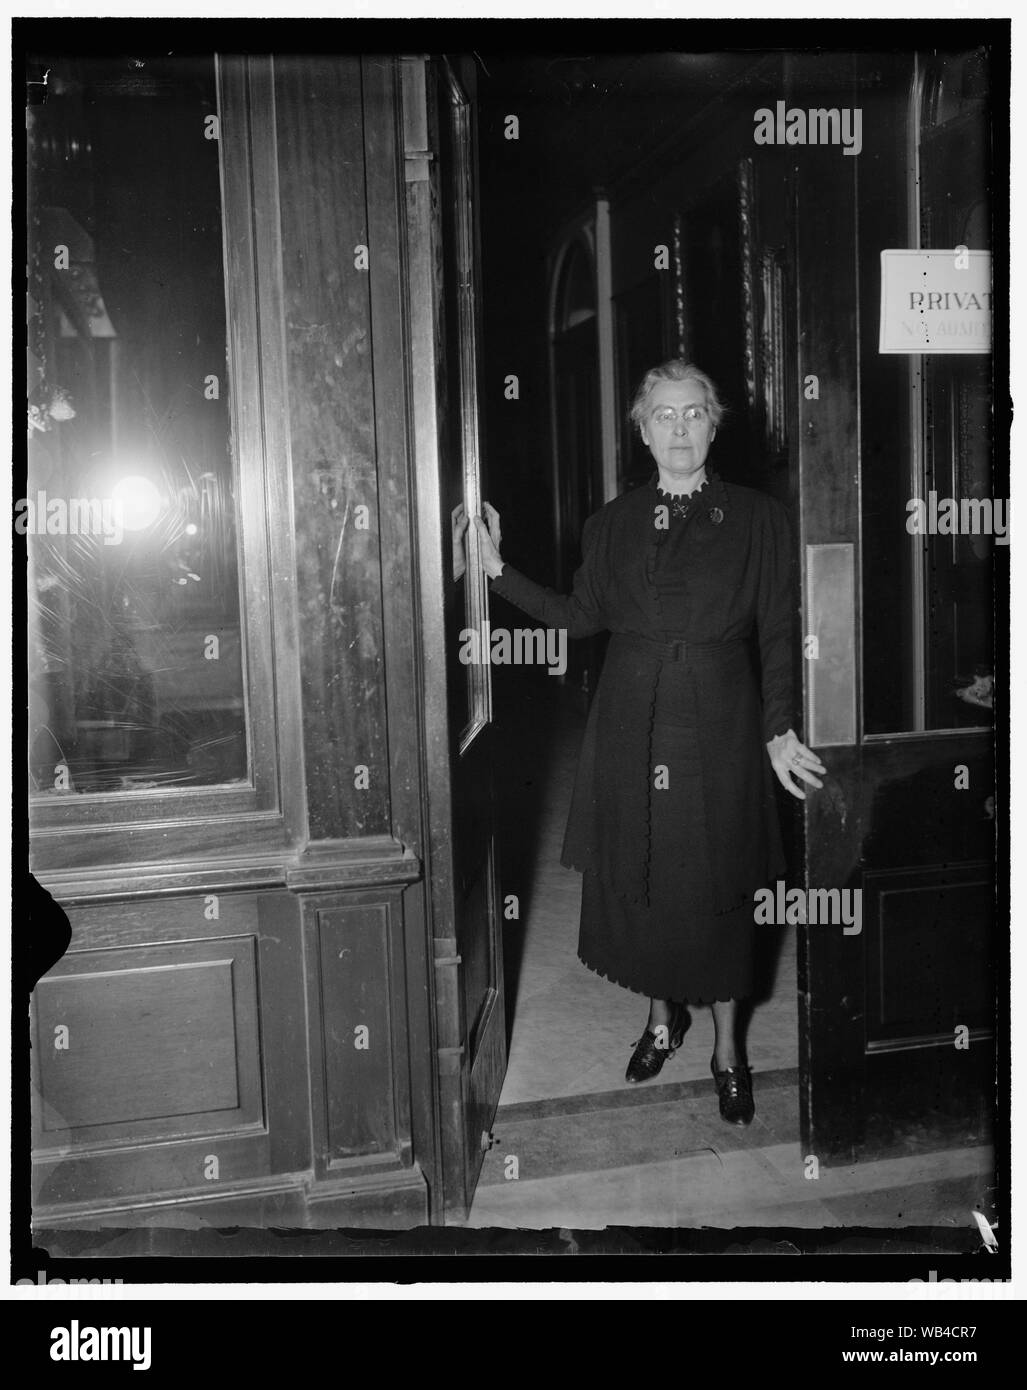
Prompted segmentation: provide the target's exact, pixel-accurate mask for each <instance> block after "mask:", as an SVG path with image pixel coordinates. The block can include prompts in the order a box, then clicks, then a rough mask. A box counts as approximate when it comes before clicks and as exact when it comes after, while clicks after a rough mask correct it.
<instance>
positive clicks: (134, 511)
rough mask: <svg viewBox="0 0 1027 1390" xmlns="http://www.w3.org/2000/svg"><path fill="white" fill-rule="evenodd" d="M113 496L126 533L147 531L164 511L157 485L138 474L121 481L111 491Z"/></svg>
mask: <svg viewBox="0 0 1027 1390" xmlns="http://www.w3.org/2000/svg"><path fill="white" fill-rule="evenodd" d="M111 496H112V498H113V499H114V502H115V504H116V505H117V506H118V508H119V509H120V511H121V524H122V526H123V527H124V529H125V530H126V531H145V530H146V529H147V527H148V526H152V525H153V523H154V522H155V521H156V520H157V518H158V517H159V516H160V514H161V511H162V509H163V501H162V499H161V495H160V491H159V490H158V488H157V486H156V484H155V483H153V482H151V481H150V479H149V478H144V477H143V476H142V475H141V474H138V473H132V474H130V475H129V476H128V477H127V478H121V479H119V480H118V482H116V483H115V484H114V487H113V488H112V489H111Z"/></svg>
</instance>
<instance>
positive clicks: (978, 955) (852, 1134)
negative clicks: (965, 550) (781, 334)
mask: <svg viewBox="0 0 1027 1390" xmlns="http://www.w3.org/2000/svg"><path fill="white" fill-rule="evenodd" d="M882 67H883V68H885V69H886V73H885V78H886V80H882V75H881V69H882ZM794 71H795V77H796V81H797V83H798V86H799V90H800V91H801V93H802V104H807V98H809V101H808V104H809V105H817V104H819V103H818V102H817V101H815V100H813V98H814V97H815V96H816V95H817V93H816V89H815V86H814V85H812V83H811V84H810V85H804V81H803V79H804V72H803V68H802V64H801V63H797V65H796V68H795V70H794ZM913 78H914V60H913V57H912V55H894V56H892V57H890V58H887V59H885V58H882V57H881V56H880V55H877V56H876V57H875V60H874V62H873V64H871V63H870V60H869V59H860V58H854V59H853V66H852V84H851V88H850V90H849V91H848V92H847V93H845V97H844V100H845V102H847V103H851V104H852V105H853V106H862V107H863V108H864V130H865V131H866V132H867V138H866V140H865V141H864V147H863V152H862V155H861V157H860V160H859V161H858V162H859V164H860V171H859V172H857V170H856V169H855V168H853V167H852V166H853V165H855V164H856V163H857V161H855V160H853V161H851V162H850V161H846V160H844V159H841V160H839V159H837V158H833V159H832V158H830V157H828V154H827V152H826V151H817V150H813V149H805V150H803V152H802V158H801V160H798V159H797V160H796V161H795V164H794V167H793V176H792V191H793V195H794V203H793V214H794V218H793V225H794V229H795V230H794V240H793V245H792V248H791V256H792V264H793V267H794V272H795V276H796V283H797V288H798V294H797V326H796V328H797V332H796V367H797V376H798V381H799V383H800V384H801V383H803V382H805V381H808V380H809V377H810V376H811V375H815V376H816V377H817V379H818V384H819V393H818V394H817V395H815V396H814V398H813V399H810V398H809V396H808V394H807V393H806V392H804V391H802V390H801V389H799V390H796V393H795V394H796V398H797V399H798V403H799V405H798V412H797V414H798V419H797V422H796V423H797V435H796V437H797V439H798V463H799V467H798V473H799V498H800V513H801V529H802V540H803V556H804V587H803V592H804V604H803V632H804V633H807V634H809V633H817V635H818V636H819V638H820V645H819V654H818V655H817V656H815V657H813V658H811V659H808V660H806V661H805V662H804V667H805V682H804V683H805V710H806V718H805V730H806V734H807V737H808V739H809V741H810V742H811V743H812V744H813V746H818V740H819V741H820V742H819V746H820V747H821V748H822V750H823V751H822V757H823V760H824V762H825V764H826V765H827V767H828V770H829V775H828V778H827V779H826V782H825V786H824V788H823V790H822V791H819V792H818V791H814V792H813V793H812V794H811V795H810V796H809V797H808V798H807V800H806V802H805V803H804V807H803V812H804V819H805V832H806V863H805V868H806V886H807V887H810V888H821V887H824V888H840V889H850V890H856V891H858V892H860V893H861V895H862V898H861V912H862V929H861V931H859V932H858V933H850V934H844V933H843V931H842V928H841V926H828V925H810V926H806V927H805V928H801V929H800V931H801V937H800V1062H801V1071H802V1088H801V1097H802V1106H801V1115H802V1131H803V1146H804V1152H805V1153H806V1154H810V1155H815V1156H816V1157H817V1158H818V1159H819V1161H820V1162H821V1163H827V1164H831V1163H851V1162H853V1161H856V1160H860V1159H869V1158H873V1157H876V1156H879V1155H882V1154H886V1153H889V1152H910V1151H911V1150H916V1149H918V1148H920V1149H924V1148H932V1147H938V1146H943V1145H945V1144H949V1143H972V1142H983V1141H985V1140H986V1139H987V1138H988V1136H989V1132H990V1128H991V1122H992V1115H991V1107H992V1096H993V1094H994V1033H995V1028H994V1023H995V968H996V966H995V961H996V941H997V938H996V936H995V921H994V916H995V914H994V900H993V895H994V868H993V862H994V848H995V836H994V830H995V823H994V819H993V817H994V797H993V795H992V794H993V791H994V760H993V753H994V750H993V747H992V738H991V734H990V731H989V730H986V729H972V728H965V727H964V728H955V727H953V725H954V724H955V723H956V721H955V720H951V721H949V722H948V727H943V728H939V729H936V730H934V729H932V724H934V723H936V722H938V721H937V720H936V719H935V717H934V716H933V715H932V712H931V701H932V699H933V695H932V686H931V682H930V679H929V676H930V669H931V665H930V663H931V659H932V658H931V651H932V650H933V648H934V643H933V639H932V638H931V635H930V634H931V612H930V611H928V610H924V609H921V610H918V609H917V604H918V603H919V602H921V601H923V602H925V603H926V602H929V601H930V595H929V593H928V592H927V588H926V586H922V587H921V588H920V589H917V587H916V586H915V585H912V584H910V583H908V582H901V580H902V577H903V576H905V577H906V578H907V579H908V577H909V576H910V574H911V573H912V572H913V570H914V569H915V567H916V564H917V563H918V560H917V557H916V555H915V554H914V553H913V551H912V547H913V542H914V540H915V539H916V538H913V537H910V536H909V535H908V533H907V532H906V530H905V520H906V515H907V513H906V507H905V503H906V499H907V498H908V497H910V496H918V495H919V496H923V495H925V493H924V492H922V491H920V489H921V488H923V487H924V485H925V483H926V482H927V481H928V480H929V479H931V478H933V476H934V470H933V465H932V459H934V458H935V457H936V455H937V452H938V450H939V449H941V450H948V451H951V450H950V445H951V431H950V429H949V424H948V423H946V424H945V426H944V429H942V425H941V423H940V421H941V418H942V414H943V413H944V418H945V420H946V421H947V422H951V420H952V418H953V415H952V413H951V410H950V409H949V407H951V408H952V409H953V410H955V409H957V408H959V402H958V399H957V398H956V397H955V396H954V395H953V393H951V392H950V393H948V395H947V396H946V393H945V391H944V388H943V385H942V379H941V376H940V375H939V374H935V376H934V378H933V379H932V384H931V391H932V392H933V393H934V397H933V399H934V411H933V413H932V415H931V416H930V417H928V416H926V415H924V414H923V413H918V403H920V404H922V392H923V390H924V387H923V384H922V383H923V377H924V373H923V371H922V370H921V367H922V365H923V364H922V359H920V360H918V359H917V358H915V357H911V358H910V359H909V360H908V361H907V360H905V359H897V358H892V359H888V360H885V359H882V358H881V357H880V356H879V355H878V353H877V334H876V324H877V313H878V295H879V281H878V278H877V275H876V268H875V260H876V258H877V257H878V255H879V252H880V250H881V249H882V248H883V247H886V246H904V245H912V246H915V245H916V240H915V236H916V231H915V226H916V219H915V218H909V219H908V221H907V213H906V197H905V188H904V187H903V186H902V180H901V178H899V179H896V178H895V174H894V171H895V170H896V169H897V170H899V171H900V172H901V171H902V170H904V169H905V168H907V161H908V159H909V152H908V148H907V146H906V145H905V144H904V143H903V141H902V140H901V138H899V137H898V136H897V134H896V132H902V131H903V130H907V129H908V126H907V122H908V119H909V111H910V96H909V94H910V90H911V87H912V83H913ZM841 99H842V98H841V93H839V92H838V91H837V90H836V91H835V100H841ZM846 164H848V165H849V167H845V166H846ZM868 166H869V167H873V168H875V169H877V170H879V171H882V172H881V181H886V180H888V179H889V178H890V179H891V180H892V185H897V186H892V185H889V186H887V187H886V189H885V193H886V195H887V196H879V195H878V192H877V191H876V188H875V187H873V186H871V187H870V188H869V189H868V186H867V185H868V181H867V180H866V179H865V178H863V177H862V172H863V171H864V170H865V168H866V167H868ZM889 171H892V172H890V173H889ZM954 196H955V193H953V197H954ZM910 238H912V239H910ZM824 246H831V247H833V248H835V250H834V253H833V254H832V255H831V256H824V255H823V254H822V248H823V247H824ZM952 360H953V361H954V362H959V361H961V360H962V359H959V358H953V359H952ZM943 405H944V407H945V409H944V412H943V411H942V406H943ZM935 425H937V428H935ZM930 485H931V486H934V484H933V483H931V484H930ZM932 539H933V538H932ZM848 547H851V549H852V552H853V554H854V556H855V565H854V572H855V574H856V576H857V577H858V576H862V584H859V583H857V585H856V586H855V587H854V588H853V587H852V586H849V588H848V589H847V590H846V591H844V592H843V590H842V588H841V587H840V586H839V585H838V583H837V582H834V581H832V579H831V576H830V573H829V571H821V570H820V569H819V568H818V564H817V560H818V557H820V556H822V555H824V554H826V553H829V552H831V551H840V550H841V549H843V548H848ZM867 547H870V549H867ZM882 556H883V557H884V561H883V562H882V563H881V564H880V565H879V561H880V559H881V557H882ZM875 570H876V571H877V573H876V574H875ZM882 575H887V576H888V579H887V580H885V579H883V578H882ZM960 601H961V602H963V603H964V604H967V605H968V606H969V607H970V608H972V609H973V611H974V614H975V615H976V616H978V617H981V618H982V621H983V618H984V617H985V616H986V615H982V614H979V613H978V612H977V610H978V608H979V607H980V606H981V604H980V600H979V599H978V603H977V605H976V607H975V606H974V600H973V596H972V594H971V591H970V589H969V588H968V587H966V588H965V589H964V591H963V592H962V593H961V595H960ZM825 608H828V609H831V610H832V611H835V610H837V609H839V608H844V609H847V613H838V612H836V611H835V621H833V622H831V623H829V624H826V625H824V624H823V623H821V621H820V617H819V616H818V615H821V614H822V612H823V611H824V609H825ZM979 627H980V624H978V628H979ZM975 633H977V629H975ZM852 634H855V682H854V684H855V697H856V710H855V714H856V718H855V721H854V723H853V722H852V721H851V720H850V721H848V728H849V730H850V733H849V734H847V735H846V736H845V737H844V738H839V737H837V736H836V735H835V736H832V737H829V738H828V737H824V736H823V734H822V728H823V726H822V725H821V724H820V721H819V718H818V717H816V716H818V715H819V713H820V712H821V703H820V691H821V688H822V686H823V684H824V682H825V680H826V681H827V682H828V684H830V673H831V670H832V667H833V666H835V665H836V664H841V665H848V664H849V663H850V662H851V659H852V658H851V654H850V653H847V651H846V650H844V649H845V648H847V647H848V645H849V643H850V642H851V639H852ZM882 634H887V642H886V643H885V645H884V646H882V641H881V635H882ZM977 635H978V636H979V633H978V634H977ZM975 640H977V639H976V638H975ZM945 659H946V660H948V661H949V669H950V670H951V668H952V663H951V658H950V657H946V658H945ZM975 660H978V661H979V660H981V658H980V657H976V658H975ZM989 669H992V668H989ZM971 675H972V672H971ZM886 684H887V686H888V688H890V689H891V690H892V691H893V692H894V695H895V698H894V699H882V698H879V695H880V691H881V689H882V686H883V685H886ZM947 698H948V700H949V703H950V704H951V703H952V699H951V691H949V692H947ZM884 717H889V718H893V719H895V721H896V723H895V724H892V725H891V731H880V730H881V721H882V718H884ZM978 722H983V721H978ZM989 798H990V800H989Z"/></svg>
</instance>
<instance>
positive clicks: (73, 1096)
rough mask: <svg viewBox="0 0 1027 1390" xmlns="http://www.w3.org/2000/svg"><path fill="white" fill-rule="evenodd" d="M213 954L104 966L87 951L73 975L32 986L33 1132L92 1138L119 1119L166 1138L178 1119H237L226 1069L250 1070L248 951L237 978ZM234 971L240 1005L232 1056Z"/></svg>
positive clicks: (164, 954)
mask: <svg viewBox="0 0 1027 1390" xmlns="http://www.w3.org/2000/svg"><path fill="white" fill-rule="evenodd" d="M214 949H215V951H216V950H217V948H216V947H215V948H214ZM221 954H222V957H223V958H222V959H210V960H196V959H195V958H194V959H193V960H188V959H180V960H178V961H177V962H175V963H171V960H172V959H173V957H174V956H176V955H177V956H181V955H182V952H181V951H175V950H169V949H168V948H167V947H159V946H158V947H153V946H149V947H140V948H139V949H138V950H136V951H133V952H132V953H131V956H132V958H133V959H134V961H135V963H134V964H133V963H131V962H130V961H129V960H125V959H124V957H123V956H122V954H121V953H116V955H115V959H113V960H106V959H104V957H103V954H102V953H94V952H89V953H85V954H84V955H83V954H80V955H78V956H76V958H75V962H74V963H75V965H76V966H77V967H78V969H77V970H76V971H75V973H74V974H73V975H68V974H63V975H59V976H57V977H51V978H49V979H46V980H42V981H41V982H40V985H39V988H38V990H37V991H36V1009H37V1012H36V1019H37V1033H36V1046H37V1048H38V1052H39V1059H40V1060H39V1070H40V1088H41V1091H42V1101H43V1130H44V1133H51V1134H52V1133H61V1134H63V1133H65V1132H66V1131H68V1130H77V1131H82V1130H86V1129H93V1130H96V1131H99V1130H100V1128H101V1127H102V1126H108V1125H115V1124H117V1123H118V1122H121V1123H122V1124H124V1125H126V1126H128V1127H130V1128H131V1129H135V1130H136V1131H137V1132H138V1127H139V1126H141V1125H142V1124H143V1123H144V1122H146V1121H151V1122H157V1123H159V1124H160V1125H161V1126H162V1128H163V1129H164V1131H165V1133H168V1132H170V1133H177V1132H181V1129H182V1128H183V1122H184V1120H185V1117H186V1116H188V1117H190V1118H191V1119H192V1121H193V1124H195V1122H196V1118H197V1117H200V1116H202V1117H203V1120H202V1122H203V1123H205V1124H206V1125H208V1126H209V1125H210V1124H211V1123H212V1122H214V1117H215V1115H216V1114H218V1112H223V1113H221V1114H218V1119H219V1120H224V1121H226V1122H229V1123H230V1122H231V1121H233V1120H236V1119H238V1118H240V1117H241V1115H240V1103H239V1102H240V1095H239V1085H238V1079H237V1070H244V1071H246V1072H248V1073H249V1074H250V1078H251V1079H252V1077H253V1075H254V1074H255V1070H256V1069H255V1066H254V1063H255V1061H256V1058H255V1055H254V1054H255V1026H254V1024H255V1020H254V1017H253V1013H252V1006H253V1002H254V1001H253V962H252V953H251V952H250V953H248V954H250V959H249V960H247V961H245V962H241V961H240V962H239V964H240V965H241V967H242V968H240V969H238V970H236V969H235V968H234V967H235V965H236V961H233V960H232V958H231V957H224V955H223V952H222V953H221ZM237 961H238V957H237ZM236 974H238V975H239V976H241V977H242V980H241V983H242V992H243V997H244V998H246V996H248V998H246V1002H247V1004H248V1005H249V1010H248V1016H247V1018H246V1020H245V1034H246V1036H245V1037H244V1039H243V1045H244V1048H245V1049H246V1052H244V1053H243V1055H242V1056H240V1055H239V1053H238V1051H237V1046H236V1028H237V1027H238V1026H239V1020H238V1019H237V1017H236V1010H235V1008H234V1003H233V996H234V995H235V994H236V991H235V989H234V988H233V986H234V984H236V983H239V982H236V981H233V975H236ZM247 1053H248V1055H247ZM240 1064H241V1065H240ZM250 1099H251V1104H252V1099H253V1097H252V1095H251V1098H250ZM189 1127H190V1128H191V1127H192V1126H191V1125H190V1126H189Z"/></svg>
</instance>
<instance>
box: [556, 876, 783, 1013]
mask: <svg viewBox="0 0 1027 1390" xmlns="http://www.w3.org/2000/svg"><path fill="white" fill-rule="evenodd" d="M560 867H561V868H562V869H570V870H571V872H572V873H576V874H583V875H584V874H592V875H593V876H594V877H595V878H597V879H598V880H599V882H600V883H601V884H603V886H604V887H605V888H608V889H609V890H610V892H611V893H612V894H613V895H614V897H615V898H620V900H621V902H625V903H631V905H632V906H633V907H650V906H651V904H650V902H649V894H648V893H634V892H630V891H628V890H627V889H625V888H618V887H617V885H616V884H615V883H612V882H611V881H610V879H609V878H608V877H607V876H606V874H604V873H600V872H599V870H598V869H591V868H583V867H582V866H581V865H580V864H576V863H575V862H574V861H573V860H572V859H561V860H560ZM783 872H784V871H783V870H782V872H781V873H780V874H778V875H777V877H778V878H781V877H782V874H783ZM759 887H763V884H762V883H761V884H760V885H759ZM756 891H757V890H756V889H755V888H754V889H752V891H751V892H749V893H742V894H741V895H740V896H739V897H737V898H736V899H735V900H734V902H731V903H728V905H727V906H726V907H710V908H709V909H708V911H710V912H712V914H713V916H714V917H724V916H726V915H727V914H728V913H729V912H737V911H738V909H739V908H740V907H742V906H744V904H745V903H747V902H752V901H753V899H754V896H755V894H756ZM591 968H592V967H591V966H589V969H590V970H591ZM613 983H614V984H617V983H618V981H616V980H615V981H614V982H613ZM627 988H628V989H630V988H631V986H630V985H628V986H627ZM718 1002H720V1001H718Z"/></svg>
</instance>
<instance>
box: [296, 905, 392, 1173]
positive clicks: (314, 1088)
mask: <svg viewBox="0 0 1027 1390" xmlns="http://www.w3.org/2000/svg"><path fill="white" fill-rule="evenodd" d="M302 901H303V911H304V923H305V925H304V931H305V933H306V938H307V952H306V957H307V993H308V998H309V999H310V1000H311V1001H312V1004H313V1006H314V1007H313V1008H312V1009H311V1010H310V1014H309V1027H310V1036H309V1044H308V1045H309V1049H310V1057H311V1071H310V1076H311V1106H312V1116H313V1128H314V1150H315V1152H314V1162H315V1169H316V1172H317V1175H318V1177H319V1179H329V1178H330V1177H331V1176H332V1173H333V1172H337V1171H339V1170H340V1169H345V1170H346V1171H347V1172H351V1173H354V1174H356V1173H359V1172H360V1171H361V1170H362V1169H364V1168H366V1167H367V1166H368V1165H370V1166H372V1167H376V1166H377V1167H380V1166H381V1165H382V1163H385V1164H386V1165H391V1166H394V1167H396V1168H397V1169H398V1168H400V1167H405V1166H409V1164H410V1161H411V1142H410V1123H411V1122H410V1104H411V1101H410V1093H411V1083H410V1049H409V1039H408V1032H407V1021H406V1016H405V1012H404V1008H403V1003H404V1000H405V997H406V979H405V971H406V949H405V942H404V921H403V906H402V892H401V890H398V889H385V890H380V891H379V892H377V893H375V892H367V893H353V892H351V893H346V894H342V893H338V894H322V895H315V894H309V895H308V894H304V895H303V900H302ZM365 1030H366V1031H365Z"/></svg>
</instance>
